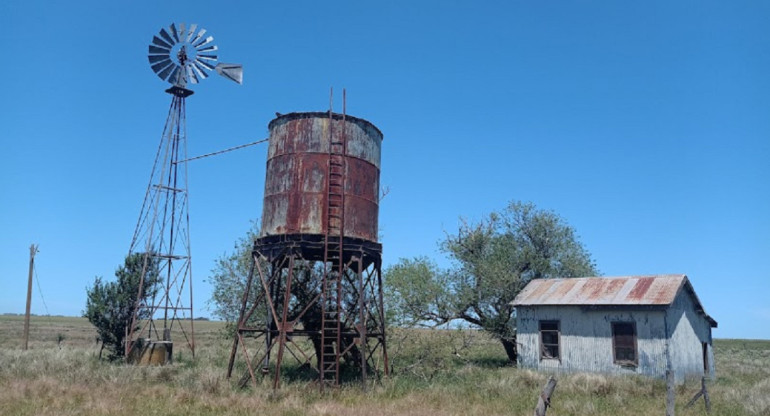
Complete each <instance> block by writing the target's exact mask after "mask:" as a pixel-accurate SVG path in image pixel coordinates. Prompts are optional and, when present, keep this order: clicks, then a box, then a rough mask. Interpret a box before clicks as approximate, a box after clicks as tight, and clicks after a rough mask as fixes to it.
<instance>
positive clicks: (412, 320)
mask: <svg viewBox="0 0 770 416" xmlns="http://www.w3.org/2000/svg"><path fill="white" fill-rule="evenodd" d="M440 247H441V250H442V251H443V252H444V253H446V254H447V255H448V256H449V258H450V260H452V266H451V267H450V268H448V269H441V268H439V267H438V266H437V265H436V263H435V262H433V261H431V260H430V259H428V258H426V257H415V258H413V259H401V260H400V261H399V262H398V263H397V264H395V265H393V266H391V267H389V268H388V269H387V270H386V271H385V285H386V297H387V303H388V307H389V309H391V311H390V314H391V316H394V317H395V318H396V322H399V323H401V324H408V325H409V324H411V325H441V324H445V323H448V322H452V321H458V320H459V321H464V322H466V323H468V324H470V325H472V326H474V327H478V328H481V329H483V330H485V331H487V332H488V333H490V334H492V335H493V336H495V337H496V338H497V339H499V340H500V342H501V343H502V345H503V347H504V348H505V352H506V354H507V355H508V358H509V359H510V360H512V361H515V360H516V329H515V327H514V320H513V318H514V309H513V307H512V306H511V302H512V301H513V299H514V298H515V297H516V295H517V294H518V293H519V292H520V291H521V290H522V289H523V288H524V286H526V284H527V283H529V281H530V280H532V279H539V278H554V277H578V276H595V275H597V274H598V272H597V270H596V265H595V263H594V261H593V260H592V259H591V255H590V254H589V252H588V251H587V250H586V248H585V247H584V246H583V244H582V243H581V242H580V241H579V239H578V238H577V236H576V234H575V230H574V229H573V228H572V227H571V226H569V225H568V224H567V223H566V222H565V221H564V220H563V219H562V218H561V217H559V216H558V215H557V214H555V213H554V212H552V211H545V210H541V209H538V208H537V207H535V206H534V205H533V204H531V203H522V202H511V203H510V204H509V205H508V206H507V207H506V208H505V209H504V210H502V211H500V212H494V213H492V214H490V215H489V217H487V218H485V219H483V220H481V221H480V222H478V223H475V224H474V223H469V222H467V221H462V223H461V225H460V227H459V229H458V231H457V233H456V234H450V235H447V236H446V238H445V239H444V240H442V241H441V242H440Z"/></svg>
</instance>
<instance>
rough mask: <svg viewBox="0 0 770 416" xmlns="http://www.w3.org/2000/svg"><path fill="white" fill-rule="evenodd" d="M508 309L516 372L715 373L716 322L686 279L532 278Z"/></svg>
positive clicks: (679, 379)
mask: <svg viewBox="0 0 770 416" xmlns="http://www.w3.org/2000/svg"><path fill="white" fill-rule="evenodd" d="M512 304H513V306H514V307H515V308H516V333H517V335H516V342H517V344H518V358H517V361H518V365H519V367H522V368H532V369H536V370H541V371H551V372H598V373H614V374H643V375H647V376H652V377H659V378H665V375H666V370H667V369H671V370H673V372H674V377H675V379H676V380H677V382H683V381H684V380H685V379H686V378H688V377H698V378H699V377H701V376H703V375H706V376H707V377H710V378H713V376H714V351H713V346H712V337H711V328H716V327H717V322H716V321H715V320H714V319H712V318H711V317H710V316H709V315H708V314H707V313H706V311H705V310H704V308H703V305H702V304H701V302H700V300H699V299H698V296H697V295H696V294H695V290H694V289H693V287H692V284H690V281H689V279H688V278H687V276H686V275H683V274H675V275H654V276H624V277H583V278H569V279H535V280H532V281H531V282H529V284H527V286H526V287H525V288H524V289H523V290H522V291H521V292H520V293H519V295H518V296H516V299H514V301H513V303H512Z"/></svg>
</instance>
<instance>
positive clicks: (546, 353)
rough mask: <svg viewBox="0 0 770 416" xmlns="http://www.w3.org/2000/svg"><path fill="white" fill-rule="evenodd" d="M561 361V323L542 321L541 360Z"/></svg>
mask: <svg viewBox="0 0 770 416" xmlns="http://www.w3.org/2000/svg"><path fill="white" fill-rule="evenodd" d="M544 358H555V359H557V360H558V359H559V358H560V356H559V321H540V359H544Z"/></svg>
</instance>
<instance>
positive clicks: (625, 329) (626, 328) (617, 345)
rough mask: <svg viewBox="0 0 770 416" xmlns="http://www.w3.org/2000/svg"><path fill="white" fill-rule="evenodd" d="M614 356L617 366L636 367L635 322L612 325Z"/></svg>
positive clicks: (637, 360) (637, 362) (637, 361)
mask: <svg viewBox="0 0 770 416" xmlns="http://www.w3.org/2000/svg"><path fill="white" fill-rule="evenodd" d="M612 354H613V361H614V362H615V364H620V365H626V366H636V365H637V364H639V359H638V354H637V353H636V324H634V323H633V322H613V323H612Z"/></svg>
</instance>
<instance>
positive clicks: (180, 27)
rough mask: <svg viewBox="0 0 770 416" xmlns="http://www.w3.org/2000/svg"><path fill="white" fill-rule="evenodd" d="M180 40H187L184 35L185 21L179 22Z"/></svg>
mask: <svg viewBox="0 0 770 416" xmlns="http://www.w3.org/2000/svg"><path fill="white" fill-rule="evenodd" d="M179 41H180V42H184V41H185V35H184V23H180V24H179Z"/></svg>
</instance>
